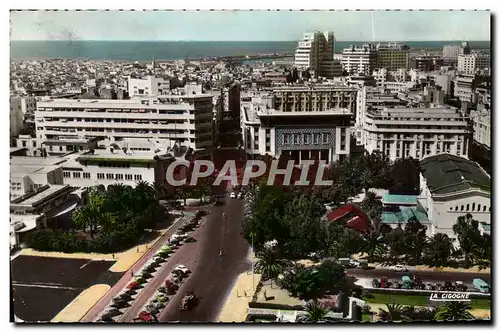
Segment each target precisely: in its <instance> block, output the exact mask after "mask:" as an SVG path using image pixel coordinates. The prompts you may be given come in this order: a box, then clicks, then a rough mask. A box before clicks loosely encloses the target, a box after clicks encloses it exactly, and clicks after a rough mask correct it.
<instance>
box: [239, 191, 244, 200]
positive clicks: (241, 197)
mask: <svg viewBox="0 0 500 332" xmlns="http://www.w3.org/2000/svg"><path fill="white" fill-rule="evenodd" d="M244 197H245V195H243V193H242V192H241V191H240V192H239V193H238V199H243V198H244Z"/></svg>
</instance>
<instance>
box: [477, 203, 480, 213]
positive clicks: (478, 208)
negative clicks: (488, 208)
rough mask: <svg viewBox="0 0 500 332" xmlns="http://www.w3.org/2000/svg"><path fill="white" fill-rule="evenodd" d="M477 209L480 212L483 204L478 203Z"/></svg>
mask: <svg viewBox="0 0 500 332" xmlns="http://www.w3.org/2000/svg"><path fill="white" fill-rule="evenodd" d="M477 210H478V211H479V212H481V204H478V205H477Z"/></svg>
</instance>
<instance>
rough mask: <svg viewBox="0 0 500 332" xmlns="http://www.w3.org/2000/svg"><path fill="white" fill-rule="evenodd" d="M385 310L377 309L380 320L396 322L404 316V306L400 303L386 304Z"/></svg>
mask: <svg viewBox="0 0 500 332" xmlns="http://www.w3.org/2000/svg"><path fill="white" fill-rule="evenodd" d="M386 307H387V310H384V309H379V314H378V316H379V317H380V319H381V320H383V321H385V322H387V321H390V322H398V321H402V320H403V318H404V315H403V313H404V306H402V305H401V304H395V303H393V304H386Z"/></svg>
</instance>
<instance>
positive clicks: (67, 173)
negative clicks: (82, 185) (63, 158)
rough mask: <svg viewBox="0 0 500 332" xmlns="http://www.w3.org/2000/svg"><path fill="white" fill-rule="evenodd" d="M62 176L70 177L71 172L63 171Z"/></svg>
mask: <svg viewBox="0 0 500 332" xmlns="http://www.w3.org/2000/svg"><path fill="white" fill-rule="evenodd" d="M63 177H65V178H70V177H71V172H63Z"/></svg>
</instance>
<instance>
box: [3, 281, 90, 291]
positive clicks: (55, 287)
mask: <svg viewBox="0 0 500 332" xmlns="http://www.w3.org/2000/svg"><path fill="white" fill-rule="evenodd" d="M12 286H15V287H33V288H52V289H65V290H81V288H74V287H64V286H51V285H48V284H38V285H37V284H21V283H17V282H13V283H12Z"/></svg>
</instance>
